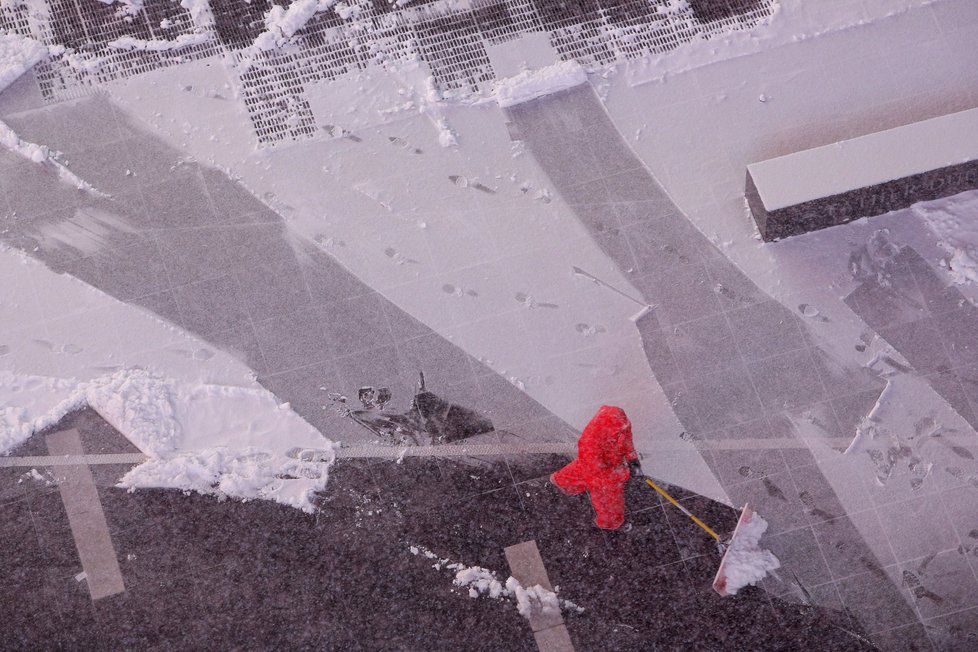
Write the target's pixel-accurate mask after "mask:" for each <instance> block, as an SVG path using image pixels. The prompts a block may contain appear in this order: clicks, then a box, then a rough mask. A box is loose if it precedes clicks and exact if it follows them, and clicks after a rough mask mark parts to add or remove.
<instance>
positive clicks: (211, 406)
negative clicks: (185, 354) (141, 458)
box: [0, 369, 334, 512]
mask: <svg viewBox="0 0 978 652" xmlns="http://www.w3.org/2000/svg"><path fill="white" fill-rule="evenodd" d="M34 394H37V395H40V396H43V395H45V394H49V395H51V396H53V398H51V399H49V400H48V401H47V402H46V403H45V402H41V403H38V400H37V399H36V398H34V397H33V396H32V395H34ZM0 398H3V401H2V402H3V403H4V404H5V405H7V407H4V408H0V453H4V452H7V451H9V450H10V449H11V448H13V447H15V446H17V445H18V444H20V443H22V442H24V441H26V439H27V438H28V437H30V436H31V435H32V434H34V433H35V432H37V431H39V430H43V429H45V428H48V427H51V426H53V425H55V424H56V423H57V422H58V421H60V420H61V419H62V418H63V417H64V416H65V415H66V414H68V413H69V412H72V411H74V410H78V409H81V408H83V407H85V406H89V407H91V408H92V409H93V410H95V411H96V412H98V414H99V415H100V416H101V417H102V418H103V419H105V420H106V421H107V422H108V423H109V424H111V425H112V426H113V427H114V428H116V429H117V430H118V431H119V432H121V433H122V434H123V435H124V436H125V437H126V438H127V439H129V440H130V441H131V442H132V443H133V444H135V445H136V447H138V448H139V449H140V450H141V451H142V452H143V453H145V454H146V455H148V456H150V458H151V459H150V460H149V461H147V462H145V463H144V464H142V465H140V466H138V467H136V468H134V469H133V470H132V471H130V472H129V473H128V474H127V475H126V476H125V477H123V478H122V480H121V481H120V482H119V486H120V487H125V488H129V489H135V488H149V487H155V488H174V489H181V490H186V491H197V492H199V493H204V494H214V495H218V496H221V495H225V496H234V497H237V498H244V499H250V498H265V499H269V500H274V501H276V502H279V503H282V504H285V505H289V506H291V507H296V508H298V509H302V510H303V511H306V512H312V511H314V506H313V502H312V501H313V498H314V495H315V493H316V492H317V491H320V490H322V489H323V488H324V487H325V485H326V478H327V470H328V468H329V466H330V465H331V464H332V462H333V459H334V457H329V458H328V459H325V460H323V459H322V456H320V459H319V460H317V461H303V460H301V459H298V456H293V455H291V453H292V452H293V451H294V450H296V449H302V448H310V447H315V448H317V449H322V448H326V450H328V451H332V442H329V441H326V442H325V444H326V446H324V445H323V444H324V440H323V438H322V436H321V435H320V434H319V432H318V431H316V430H315V429H314V428H313V427H312V426H310V425H309V424H307V423H306V422H305V421H302V420H301V419H299V418H298V417H297V416H296V415H295V414H294V413H293V412H291V410H288V409H285V408H283V406H281V405H279V404H278V403H277V401H276V400H275V397H274V396H272V395H271V394H270V393H269V392H267V391H265V390H263V389H261V390H259V389H249V388H243V387H227V386H218V385H206V384H199V383H198V384H188V383H180V382H177V381H175V380H172V379H166V378H163V377H161V376H158V375H155V374H152V373H150V372H148V371H145V370H142V369H129V370H121V371H118V372H115V373H113V374H108V375H105V376H101V377H97V378H94V379H92V380H90V381H87V382H77V381H70V380H62V379H51V378H40V377H25V376H10V375H0ZM18 403H20V404H19V405H18Z"/></svg>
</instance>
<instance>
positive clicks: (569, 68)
mask: <svg viewBox="0 0 978 652" xmlns="http://www.w3.org/2000/svg"><path fill="white" fill-rule="evenodd" d="M586 81H587V73H585V72H584V68H582V67H581V64H579V63H577V62H576V61H560V62H558V63H555V64H553V65H552V66H547V67H546V68H540V69H538V70H524V71H523V72H521V73H520V74H518V75H514V76H513V77H508V78H506V79H498V80H496V83H495V86H494V89H493V98H494V99H495V100H496V102H497V103H499V106H501V107H504V108H505V107H507V106H514V105H516V104H521V103H523V102H529V101H530V100H533V99H536V98H538V97H543V96H544V95H550V94H551V93H556V92H558V91H563V90H566V89H568V88H573V87H574V86H579V85H580V84H583V83H584V82H586Z"/></svg>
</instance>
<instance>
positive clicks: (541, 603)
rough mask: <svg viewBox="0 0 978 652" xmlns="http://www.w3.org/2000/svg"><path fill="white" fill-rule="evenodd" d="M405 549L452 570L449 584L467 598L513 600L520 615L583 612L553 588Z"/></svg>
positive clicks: (417, 549) (422, 550)
mask: <svg viewBox="0 0 978 652" xmlns="http://www.w3.org/2000/svg"><path fill="white" fill-rule="evenodd" d="M409 550H410V551H411V554H413V555H420V556H424V557H426V558H427V559H434V560H435V563H434V564H432V567H433V568H434V569H435V570H442V569H443V568H445V569H448V570H450V571H454V572H455V578H454V579H453V580H452V584H454V585H455V586H457V587H459V588H461V589H465V590H466V592H467V593H468V594H469V597H470V598H478V597H480V596H489V597H490V598H491V599H493V600H499V599H503V598H508V599H513V600H515V601H516V610H517V611H519V613H520V615H521V616H523V617H524V618H527V619H528V618H530V617H531V616H532V615H534V614H537V613H542V614H547V615H552V614H558V613H560V611H561V609H564V610H568V611H574V612H575V613H583V611H584V609H583V608H582V607H578V606H577V605H576V604H574V603H573V602H571V601H570V600H563V599H561V598H558V597H557V593H556V592H555V591H549V590H547V589H545V588H544V587H542V586H540V585H539V584H536V585H534V586H530V587H524V586H523V585H522V584H521V583H520V581H519V580H517V579H516V578H515V577H513V576H510V577H509V578H508V579H507V580H506V581H505V582H501V581H499V578H497V577H496V574H495V573H493V572H492V571H491V570H489V569H487V568H482V567H481V566H466V565H464V564H460V563H451V562H450V561H449V560H448V559H439V558H438V555H436V554H435V553H433V552H431V551H430V550H428V549H426V548H422V547H421V546H409ZM558 588H559V587H558Z"/></svg>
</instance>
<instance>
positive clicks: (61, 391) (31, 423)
mask: <svg viewBox="0 0 978 652" xmlns="http://www.w3.org/2000/svg"><path fill="white" fill-rule="evenodd" d="M84 406H85V398H84V395H83V394H81V393H79V392H78V391H77V383H75V382H73V381H69V380H61V379H58V378H43V377H40V376H20V375H17V376H15V375H11V374H4V373H0V455H2V454H5V453H6V452H7V451H9V450H10V449H12V448H14V447H15V446H18V445H20V444H22V443H23V442H25V441H27V439H28V438H29V437H30V436H31V435H33V434H34V433H35V432H36V431H38V430H44V429H45V428H50V427H51V426H53V425H55V424H56V423H58V422H59V421H61V419H63V418H64V417H65V415H67V414H68V413H69V412H74V411H75V410H78V409H81V408H82V407H84Z"/></svg>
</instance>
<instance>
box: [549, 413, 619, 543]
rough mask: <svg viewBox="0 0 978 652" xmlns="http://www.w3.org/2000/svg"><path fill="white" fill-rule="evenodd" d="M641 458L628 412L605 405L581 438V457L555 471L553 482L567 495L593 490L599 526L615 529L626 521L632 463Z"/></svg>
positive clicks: (593, 500)
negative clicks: (626, 490) (626, 504)
mask: <svg viewBox="0 0 978 652" xmlns="http://www.w3.org/2000/svg"><path fill="white" fill-rule="evenodd" d="M637 460H638V453H636V452H635V446H634V445H633V444H632V424H631V423H630V422H629V421H628V417H627V416H625V411H624V410H622V409H621V408H619V407H614V406H612V405H602V406H601V408H600V409H598V413H597V414H596V415H594V417H593V418H592V419H591V421H590V422H589V423H588V424H587V426H586V427H585V428H584V432H582V433H581V438H580V439H579V440H578V441H577V459H576V460H574V461H573V462H571V463H570V464H568V465H567V466H565V467H564V468H562V469H560V470H559V471H557V472H556V473H553V474H551V476H550V481H551V482H552V483H553V484H554V485H556V487H557V488H558V489H560V490H561V491H562V492H564V493H565V494H567V495H573V494H579V493H581V492H582V491H588V492H590V494H591V504H592V505H594V511H595V512H597V514H598V515H597V518H595V519H594V523H595V525H597V526H598V527H600V528H605V529H607V530H614V529H616V528H618V527H621V524H622V523H624V522H625V482H626V481H627V480H628V478H629V477H630V474H629V472H628V464H629V463H630V462H636V461H637Z"/></svg>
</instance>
